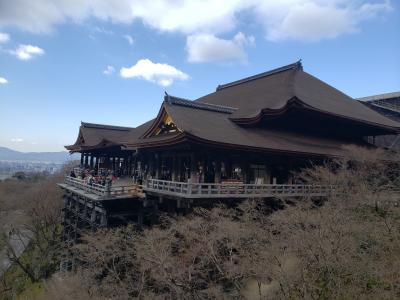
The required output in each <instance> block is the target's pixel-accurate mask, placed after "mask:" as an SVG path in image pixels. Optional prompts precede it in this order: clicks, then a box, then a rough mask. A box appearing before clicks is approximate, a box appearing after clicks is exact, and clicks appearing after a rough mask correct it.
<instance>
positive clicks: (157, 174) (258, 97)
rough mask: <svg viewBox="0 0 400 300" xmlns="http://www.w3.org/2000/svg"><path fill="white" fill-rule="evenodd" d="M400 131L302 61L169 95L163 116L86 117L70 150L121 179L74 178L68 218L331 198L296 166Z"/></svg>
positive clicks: (109, 220) (97, 222) (96, 222)
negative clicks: (95, 120)
mask: <svg viewBox="0 0 400 300" xmlns="http://www.w3.org/2000/svg"><path fill="white" fill-rule="evenodd" d="M399 129H400V124H399V123H397V122H396V121H394V120H392V119H390V118H387V117H385V116H383V115H382V114H379V113H378V112H376V111H374V110H373V109H371V108H369V107H368V106H366V105H364V104H362V103H360V102H359V101H356V100H355V99H353V98H351V97H349V96H347V95H345V94H344V93H342V92H340V91H339V90H337V89H335V88H333V87H332V86H330V85H328V84H326V83H324V82H322V81H321V80H319V79H317V78H315V77H314V76H312V75H310V74H308V73H307V72H305V71H304V70H303V67H302V64H301V62H296V63H294V64H290V65H287V66H283V67H280V68H278V69H275V70H271V71H268V72H265V73H261V74H258V75H254V76H251V77H248V78H244V79H240V80H237V81H234V82H230V83H227V84H223V85H219V86H218V87H217V88H216V90H215V91H214V92H212V93H210V94H208V95H205V96H202V97H200V98H198V99H195V100H188V99H183V98H179V97H175V96H172V95H168V94H165V96H164V99H163V101H162V102H161V105H160V108H159V110H158V114H157V115H156V117H155V118H154V119H152V120H150V121H148V122H146V123H144V124H142V125H140V126H138V127H135V128H130V127H120V126H110V125H100V124H90V123H83V122H82V123H81V126H80V128H79V133H78V138H77V140H76V142H75V143H74V144H72V145H70V146H66V149H68V150H69V151H70V152H79V153H81V167H82V168H88V169H91V170H94V172H95V173H98V172H100V171H101V170H104V169H108V170H111V172H113V173H114V174H117V176H118V177H119V178H120V179H119V180H117V181H116V182H115V183H113V184H112V185H111V186H107V187H106V186H102V185H98V184H91V185H89V184H87V183H85V182H84V181H83V180H81V179H79V178H71V177H67V178H66V181H65V182H64V183H61V184H60V186H61V187H62V188H63V189H64V190H65V191H66V215H67V217H66V220H69V221H68V222H69V224H77V223H80V224H83V225H82V226H81V227H83V228H90V227H92V228H93V226H107V225H111V224H113V223H118V222H130V221H131V220H133V221H134V222H138V223H142V222H146V219H148V218H149V216H150V215H151V214H154V212H157V211H158V210H167V211H176V212H179V211H180V210H185V209H187V208H188V207H190V206H191V205H195V204H196V203H207V202H210V201H211V202H212V201H214V202H215V201H216V200H221V199H225V200H231V199H241V198H257V197H258V198H266V197H277V196H278V197H283V196H286V197H289V196H299V195H304V194H308V195H311V196H312V195H316V196H320V195H324V194H326V193H327V192H329V189H330V187H327V186H314V185H302V184H298V183H297V182H295V179H294V177H293V176H292V174H293V171H296V170H299V169H301V168H303V167H305V166H307V165H309V164H310V162H312V163H321V162H323V161H324V160H327V159H331V158H335V157H340V156H343V155H346V153H347V151H348V150H347V148H348V147H346V146H348V145H358V146H365V147H374V146H373V145H372V144H371V143H369V142H368V137H372V138H373V137H378V136H385V135H394V134H397V133H398V132H399ZM71 215H74V216H76V218H75V219H73V218H70V217H68V216H71ZM79 226H80V225H77V227H79ZM75 227H76V226H75Z"/></svg>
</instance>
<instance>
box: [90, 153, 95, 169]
mask: <svg viewBox="0 0 400 300" xmlns="http://www.w3.org/2000/svg"><path fill="white" fill-rule="evenodd" d="M93 160H94V156H93V154H90V169H94V164H93Z"/></svg>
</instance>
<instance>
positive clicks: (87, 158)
mask: <svg viewBox="0 0 400 300" xmlns="http://www.w3.org/2000/svg"><path fill="white" fill-rule="evenodd" d="M88 165H89V154H88V153H85V166H84V167H85V168H86V167H87V166H88Z"/></svg>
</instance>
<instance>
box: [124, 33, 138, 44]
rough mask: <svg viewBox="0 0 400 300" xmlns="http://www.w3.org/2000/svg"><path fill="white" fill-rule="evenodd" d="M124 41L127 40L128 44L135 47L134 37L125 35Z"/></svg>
mask: <svg viewBox="0 0 400 300" xmlns="http://www.w3.org/2000/svg"><path fill="white" fill-rule="evenodd" d="M122 37H123V38H124V39H126V41H127V42H128V44H129V45H133V43H134V42H135V40H134V39H133V37H131V36H130V35H129V34H125V35H124V36H122Z"/></svg>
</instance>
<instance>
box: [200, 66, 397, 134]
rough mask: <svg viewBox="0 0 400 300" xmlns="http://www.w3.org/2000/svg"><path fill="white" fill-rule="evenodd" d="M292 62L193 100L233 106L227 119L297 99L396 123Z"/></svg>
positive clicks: (332, 110)
mask: <svg viewBox="0 0 400 300" xmlns="http://www.w3.org/2000/svg"><path fill="white" fill-rule="evenodd" d="M295 65H296V64H293V65H289V66H286V67H284V68H282V69H277V70H279V71H278V72H267V73H264V75H263V76H261V75H260V76H255V77H254V78H251V77H250V80H243V81H238V84H234V83H232V84H228V85H227V86H226V87H224V88H222V89H217V91H216V92H214V93H211V94H208V95H206V96H203V97H201V98H199V99H197V100H196V101H198V102H203V103H210V104H216V105H225V106H230V107H235V108H237V111H235V112H234V113H233V114H232V116H231V118H232V119H246V118H254V117H256V116H258V115H259V114H260V113H261V112H262V111H263V110H266V109H268V110H279V109H282V108H284V107H285V106H286V105H287V104H288V101H290V100H291V99H293V98H298V99H299V100H301V102H302V103H304V104H305V105H307V107H308V108H309V109H314V110H317V111H320V112H324V113H327V114H331V115H335V116H340V117H343V118H348V119H352V120H358V121H360V122H366V123H372V124H376V125H377V126H385V127H399V126H400V125H399V124H398V123H396V122H393V121H392V120H389V119H387V118H385V117H384V116H382V115H380V114H378V113H376V112H375V111H373V110H371V109H369V108H368V107H365V106H364V105H362V104H361V103H359V102H358V101H355V100H354V99H353V98H351V97H349V96H347V95H345V94H344V93H342V92H341V91H339V90H337V89H335V88H333V87H332V86H330V85H328V84H326V83H324V82H322V81H321V80H319V79H317V78H315V77H314V76H312V75H310V74H308V73H306V72H304V71H303V70H302V68H300V67H295Z"/></svg>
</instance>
